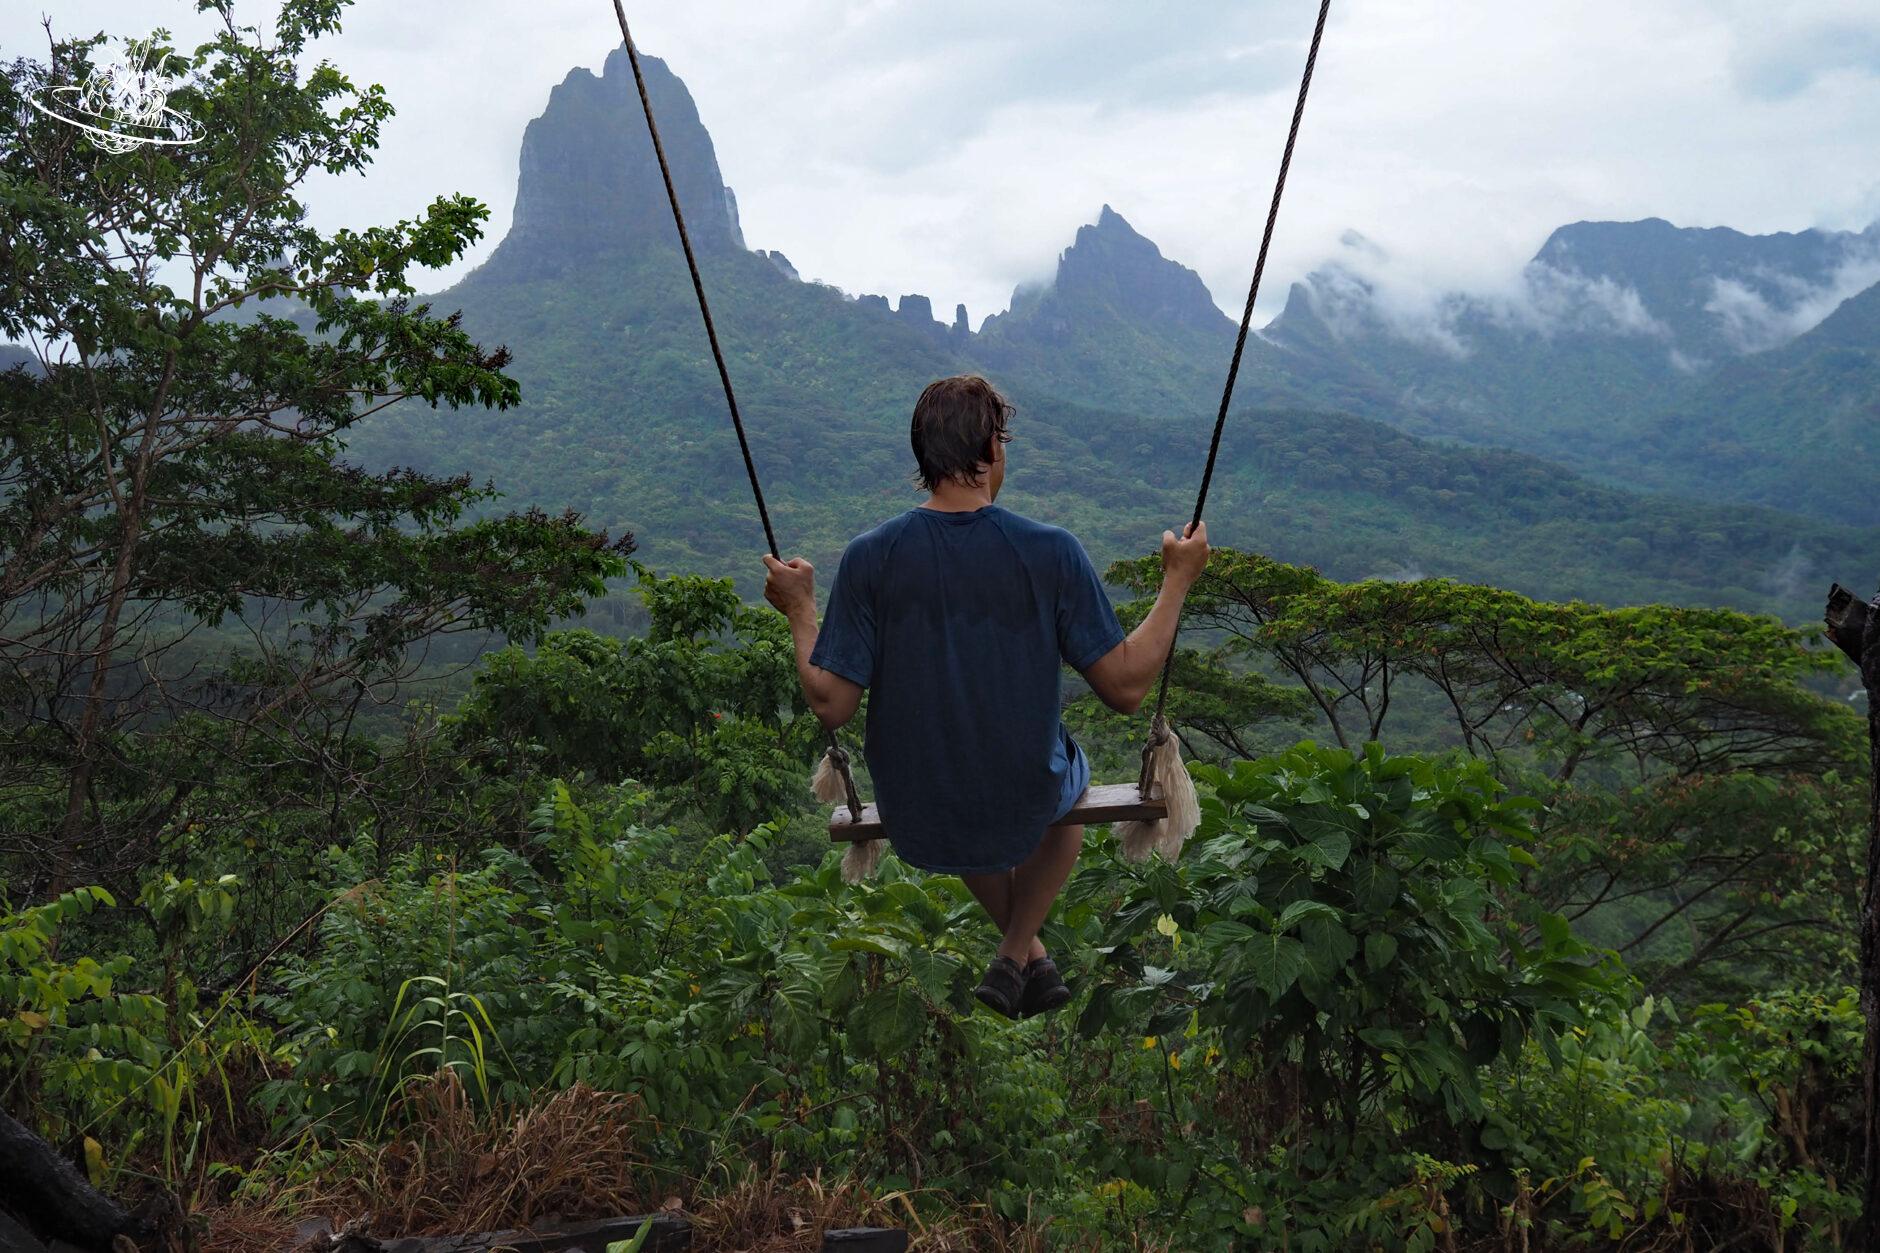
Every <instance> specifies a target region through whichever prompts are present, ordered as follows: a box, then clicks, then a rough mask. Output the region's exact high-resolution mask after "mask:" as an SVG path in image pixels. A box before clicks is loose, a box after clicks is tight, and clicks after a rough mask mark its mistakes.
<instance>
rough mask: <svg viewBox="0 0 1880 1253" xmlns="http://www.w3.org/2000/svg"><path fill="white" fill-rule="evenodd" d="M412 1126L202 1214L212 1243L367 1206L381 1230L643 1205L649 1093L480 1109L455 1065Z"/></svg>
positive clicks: (430, 1089) (502, 1223)
mask: <svg viewBox="0 0 1880 1253" xmlns="http://www.w3.org/2000/svg"><path fill="white" fill-rule="evenodd" d="M403 1114H404V1116H403V1119H402V1121H403V1129H402V1130H401V1131H400V1132H399V1134H398V1135H397V1136H396V1137H395V1138H394V1139H392V1140H391V1141H389V1142H387V1143H386V1144H383V1145H368V1144H357V1143H355V1144H349V1145H347V1146H345V1147H344V1148H343V1149H342V1151H341V1152H340V1154H339V1156H338V1158H337V1159H336V1160H335V1161H333V1162H331V1163H329V1164H327V1167H326V1168H325V1169H324V1170H323V1171H322V1178H321V1179H320V1180H318V1181H314V1182H309V1183H302V1184H298V1185H295V1186H292V1187H285V1188H282V1189H280V1190H279V1191H277V1192H276V1193H275V1194H273V1195H272V1196H270V1197H269V1198H267V1199H266V1200H265V1201H260V1202H252V1201H250V1202H237V1203H231V1204H228V1205H223V1206H218V1207H216V1208H214V1209H213V1210H210V1211H208V1212H207V1213H206V1214H205V1215H204V1217H206V1218H207V1219H208V1220H209V1230H208V1234H207V1237H206V1238H205V1240H204V1242H203V1248H204V1251H205V1253H238V1251H246V1250H251V1249H257V1248H262V1247H268V1248H273V1249H279V1248H281V1247H283V1240H284V1239H286V1240H288V1241H289V1242H291V1236H292V1233H293V1231H294V1228H295V1227H296V1225H297V1224H298V1223H300V1222H302V1221H305V1220H307V1219H310V1218H314V1217H316V1216H317V1217H325V1218H329V1219H331V1220H332V1221H333V1222H334V1223H335V1224H336V1225H337V1224H339V1223H343V1222H349V1221H352V1220H354V1219H356V1218H358V1217H360V1216H364V1215H369V1216H370V1219H371V1229H372V1230H373V1231H374V1232H375V1233H378V1234H382V1235H401V1236H424V1235H449V1234H455V1233H459V1232H478V1231H499V1230H504V1229H507V1228H517V1227H530V1226H533V1225H536V1224H540V1223H548V1222H554V1221H558V1220H573V1219H582V1218H606V1217H612V1216H615V1215H619V1214H635V1213H644V1212H646V1210H647V1209H648V1208H649V1205H648V1201H647V1198H646V1196H645V1195H644V1192H643V1190H642V1177H643V1175H644V1172H645V1163H644V1161H643V1160H642V1159H641V1157H640V1155H639V1153H638V1151H637V1137H638V1132H639V1130H640V1128H641V1126H642V1122H643V1115H642V1113H641V1111H640V1107H639V1102H638V1101H637V1100H636V1099H635V1098H633V1097H630V1096H625V1095H621V1094H619V1093H610V1092H596V1091H595V1090H594V1089H592V1088H589V1087H585V1086H582V1085H579V1084H577V1085H576V1086H574V1087H572V1088H569V1089H567V1090H566V1091H564V1092H558V1093H556V1094H555V1095H554V1096H551V1097H549V1098H548V1099H547V1100H545V1101H543V1102H541V1103H540V1104H536V1105H532V1106H529V1107H527V1108H524V1109H521V1110H499V1111H497V1112H496V1113H493V1114H492V1113H480V1112H478V1111H477V1110H476V1109H475V1108H474V1107H473V1106H472V1104H471V1102H470V1099H469V1095H468V1094H467V1093H466V1092H465V1091H464V1089H463V1085H462V1083H461V1082H459V1081H458V1079H457V1078H456V1076H455V1075H454V1074H446V1075H445V1076H444V1077H442V1078H439V1079H437V1080H435V1081H433V1082H431V1083H428V1084H426V1085H424V1086H423V1087H420V1088H415V1089H413V1090H412V1092H411V1094H410V1096H409V1097H408V1098H407V1106H406V1109H405V1110H404V1111H403Z"/></svg>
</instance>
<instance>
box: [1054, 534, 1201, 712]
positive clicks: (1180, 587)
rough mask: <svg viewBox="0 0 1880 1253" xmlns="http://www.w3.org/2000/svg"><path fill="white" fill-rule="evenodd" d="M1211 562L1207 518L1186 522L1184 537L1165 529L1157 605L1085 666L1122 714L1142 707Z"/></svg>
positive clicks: (1087, 676) (1101, 694)
mask: <svg viewBox="0 0 1880 1253" xmlns="http://www.w3.org/2000/svg"><path fill="white" fill-rule="evenodd" d="M1207 564H1208V524H1207V523H1205V522H1203V523H1202V524H1201V525H1200V526H1199V527H1196V526H1193V525H1190V526H1187V527H1184V528H1183V529H1182V538H1181V539H1176V538H1175V532H1173V531H1164V532H1162V590H1161V591H1159V592H1157V593H1156V597H1155V607H1154V608H1153V609H1151V610H1150V611H1149V616H1148V617H1146V618H1144V619H1143V620H1142V624H1141V625H1140V626H1138V627H1137V628H1136V629H1135V630H1134V631H1131V632H1130V633H1129V637H1128V638H1127V639H1125V640H1124V641H1123V642H1122V643H1121V644H1118V645H1117V646H1116V647H1115V648H1112V649H1111V650H1110V651H1109V652H1107V653H1105V654H1103V656H1102V657H1100V658H1098V659H1097V661H1096V663H1095V664H1094V665H1092V666H1091V667H1090V668H1089V669H1088V670H1085V671H1084V681H1085V682H1087V683H1089V684H1090V690H1091V691H1093V692H1095V693H1096V694H1097V699H1099V700H1101V701H1102V702H1103V703H1104V704H1106V705H1108V706H1109V707H1110V708H1111V709H1114V710H1115V711H1116V712H1117V713H1120V714H1133V713H1135V712H1136V711H1137V710H1138V709H1140V708H1142V702H1143V699H1144V698H1145V697H1147V696H1148V695H1149V689H1150V688H1151V687H1153V686H1154V685H1155V680H1156V676H1157V675H1158V674H1160V673H1161V672H1162V663H1163V662H1164V661H1165V660H1167V658H1168V653H1169V649H1170V648H1172V647H1173V646H1174V644H1175V630H1176V627H1177V626H1178V625H1179V624H1180V622H1181V613H1182V602H1183V601H1184V600H1186V599H1187V598H1188V589H1189V588H1191V587H1193V586H1194V584H1195V580H1196V579H1198V578H1200V577H1201V571H1202V570H1203V569H1205V568H1206V566H1207Z"/></svg>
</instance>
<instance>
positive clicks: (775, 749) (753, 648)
mask: <svg viewBox="0 0 1880 1253" xmlns="http://www.w3.org/2000/svg"><path fill="white" fill-rule="evenodd" d="M634 568H635V570H636V571H637V573H638V575H639V589H638V590H639V594H640V597H641V599H642V601H644V602H645V605H646V608H647V612H648V615H649V618H650V621H649V625H648V627H647V631H646V634H645V635H644V636H642V637H638V638H635V639H630V640H626V641H624V642H623V641H621V640H616V639H610V638H608V637H606V636H602V635H597V634H595V633H594V632H592V631H557V632H554V633H552V634H550V635H549V636H548V637H547V638H546V639H544V640H543V641H542V646H541V647H540V648H539V649H537V650H536V651H535V652H534V653H530V652H528V651H525V650H524V649H521V648H517V647H513V646H512V647H509V648H505V649H503V650H502V651H500V652H497V653H494V654H492V655H491V656H489V657H488V658H486V659H485V660H484V662H483V665H482V667H481V668H480V669H479V670H478V672H477V675H476V679H475V681H474V683H473V685H472V687H471V690H470V694H469V695H468V696H467V697H466V698H465V699H464V701H463V704H462V705H461V706H460V707H459V708H458V710H457V713H456V714H455V715H453V717H452V718H451V719H450V729H451V734H452V736H453V739H454V742H455V743H456V744H457V745H458V747H459V748H460V750H461V751H463V752H465V753H466V754H467V755H469V756H471V757H473V758H476V759H479V760H483V761H486V762H488V763H489V766H490V768H491V770H492V771H493V772H494V773H496V774H498V775H508V776H511V777H515V776H522V775H529V774H535V776H536V779H537V782H538V783H539V781H540V779H541V778H542V777H545V776H548V775H555V776H560V777H563V778H568V777H572V776H574V775H577V774H580V775H585V776H587V777H588V778H589V779H591V780H593V781H595V782H599V783H603V784H613V783H618V782H621V781H622V780H625V779H629V778H632V779H638V780H639V781H641V782H644V783H651V784H657V785H659V786H660V788H661V794H662V795H663V796H665V797H668V798H670V799H671V800H672V801H673V802H675V803H676V804H677V805H678V806H682V807H685V808H688V809H691V810H693V811H695V812H696V813H698V814H700V815H702V816H703V818H704V819H705V821H706V822H707V823H708V824H709V825H710V827H711V829H712V830H713V831H714V832H722V831H738V832H743V831H748V830H750V829H751V828H752V827H753V826H755V825H757V824H758V823H760V822H763V821H765V820H766V819H770V818H775V817H777V816H779V815H783V814H788V813H791V812H793V811H795V810H798V809H799V808H801V805H802V803H803V802H804V801H805V800H806V799H807V795H808V793H807V789H806V787H805V784H806V782H807V780H808V777H809V768H810V763H811V762H812V761H813V760H814V757H815V755H816V753H817V752H819V751H820V749H821V743H822V741H821V730H820V724H818V723H817V722H816V720H815V719H814V718H812V717H808V716H807V714H808V706H807V705H806V704H805V703H804V700H803V692H802V688H801V687H800V686H799V685H798V683H797V679H796V661H795V653H794V651H793V649H792V646H791V643H790V632H789V628H788V626H787V625H786V624H785V622H784V620H783V618H782V616H781V615H779V614H777V613H774V612H772V611H771V610H770V609H769V608H768V607H764V608H752V607H750V606H747V605H745V604H743V603H742V602H740V601H739V600H738V596H737V593H736V592H735V591H734V590H733V589H732V585H731V580H729V579H707V578H703V577H700V576H698V575H670V576H666V577H661V576H659V575H656V574H654V573H653V572H652V571H650V570H648V569H646V568H645V567H643V566H640V565H639V564H638V563H635V567H634ZM532 799H533V798H532Z"/></svg>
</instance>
